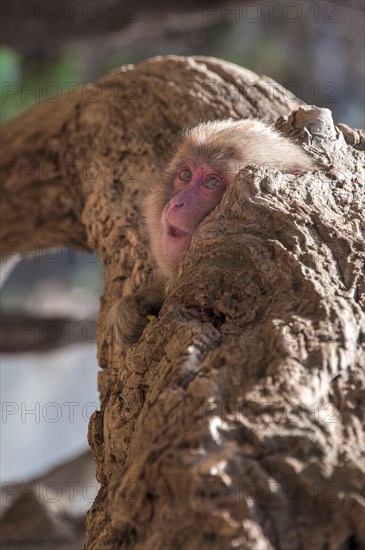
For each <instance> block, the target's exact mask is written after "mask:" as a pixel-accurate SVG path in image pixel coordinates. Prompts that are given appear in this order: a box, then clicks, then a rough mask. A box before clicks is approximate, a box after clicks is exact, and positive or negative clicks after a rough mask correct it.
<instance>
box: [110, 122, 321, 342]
mask: <svg viewBox="0 0 365 550" xmlns="http://www.w3.org/2000/svg"><path fill="white" fill-rule="evenodd" d="M249 164H257V165H265V166H271V167H273V168H276V169H278V170H281V171H282V172H285V173H291V174H300V173H301V172H303V171H306V170H313V169H314V168H315V162H314V161H313V160H312V159H311V157H310V156H309V155H308V154H307V153H306V152H305V151H304V150H303V149H302V148H301V147H300V146H299V145H296V144H295V143H293V142H292V141H290V140H289V139H288V138H285V137H284V136H282V135H281V134H279V132H277V131H276V130H275V129H274V128H272V127H270V126H268V125H266V124H265V123H263V122H261V121H259V120H251V119H246V120H240V121H235V120H232V119H228V120H223V121H213V122H206V123H202V124H199V125H198V126H196V127H195V128H193V129H190V130H188V131H186V132H185V134H184V136H183V140H182V143H181V145H180V146H179V147H178V149H177V151H176V152H175V154H174V156H173V157H172V159H171V161H170V163H169V165H168V166H167V168H166V171H165V172H164V174H163V175H162V177H161V180H160V181H159V182H157V183H156V185H155V186H154V187H153V189H152V191H151V193H150V194H149V196H148V197H147V199H146V201H145V204H144V217H145V223H146V228H147V234H148V238H149V242H150V247H151V251H152V254H153V256H154V258H155V260H156V264H157V266H158V268H159V275H158V278H157V281H156V283H155V284H154V285H153V286H151V287H148V288H146V289H144V290H143V291H142V292H139V293H136V294H133V295H131V296H127V297H126V298H123V299H122V300H121V301H120V302H119V303H118V304H117V306H116V309H115V312H114V315H113V317H114V326H115V328H116V335H117V338H118V339H119V340H120V341H121V342H122V343H124V344H132V343H134V342H136V341H137V340H138V338H139V336H140V335H141V333H142V331H143V328H144V326H145V325H146V324H147V323H148V319H149V318H150V316H151V315H152V316H154V315H157V314H158V311H159V309H160V308H161V306H162V303H163V300H164V295H165V288H166V286H167V285H168V284H169V283H170V282H171V281H172V280H173V278H174V275H175V273H176V270H177V267H178V265H179V263H180V261H181V260H182V258H183V256H184V254H185V252H186V250H187V249H188V248H189V245H190V242H191V239H192V236H193V234H194V232H195V230H196V228H197V226H198V225H199V224H200V223H201V222H202V221H203V219H204V218H205V217H206V216H207V215H208V214H209V213H210V212H211V211H212V210H213V209H214V208H215V207H216V206H217V205H218V203H219V202H220V200H221V198H222V196H223V194H224V192H225V190H226V189H227V187H228V185H229V184H230V183H231V181H232V180H233V179H234V177H235V175H236V174H237V173H238V172H239V170H240V169H242V168H243V167H244V166H246V165H249Z"/></svg>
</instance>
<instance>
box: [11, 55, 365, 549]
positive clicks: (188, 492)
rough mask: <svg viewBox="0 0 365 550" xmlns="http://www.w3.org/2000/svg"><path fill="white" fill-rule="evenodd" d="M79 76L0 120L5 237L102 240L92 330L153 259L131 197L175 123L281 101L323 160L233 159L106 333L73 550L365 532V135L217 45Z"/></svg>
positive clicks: (161, 156) (138, 192)
mask: <svg viewBox="0 0 365 550" xmlns="http://www.w3.org/2000/svg"><path fill="white" fill-rule="evenodd" d="M91 91H92V89H91V88H90V87H89V89H88V90H85V89H83V90H81V89H79V90H77V91H75V94H74V98H73V100H72V101H71V98H67V97H64V98H63V99H62V101H60V102H59V104H57V105H56V106H55V105H49V104H41V105H39V106H37V107H36V108H34V109H32V110H31V111H29V112H28V113H27V114H25V115H23V116H21V117H19V118H18V119H15V120H13V121H10V122H9V123H8V124H7V125H5V127H4V137H3V143H4V144H5V147H4V161H5V163H6V166H7V169H6V171H5V175H6V176H7V178H6V179H5V184H4V191H3V197H4V200H3V208H4V213H3V214H4V217H3V220H4V222H3V226H2V243H3V245H2V249H3V250H2V252H3V255H5V257H6V256H7V255H9V254H10V253H19V252H20V253H23V254H24V253H27V251H28V250H29V249H34V248H35V249H38V248H42V247H46V246H49V243H50V242H52V244H53V246H62V245H67V244H68V245H70V244H72V245H77V246H80V247H87V248H88V249H92V250H97V251H98V252H99V254H100V256H101V258H102V260H103V261H104V264H105V288H104V296H103V298H102V304H101V306H102V307H101V312H100V318H99V322H100V325H101V327H103V326H104V322H105V315H106V314H107V313H108V311H109V309H110V307H111V305H112V304H113V303H114V302H115V300H116V299H118V297H120V296H121V295H122V294H129V293H130V292H132V291H133V290H135V289H137V288H138V287H139V286H141V285H144V284H145V283H146V282H148V281H149V280H150V278H151V277H152V275H153V263H152V261H151V259H150V257H149V254H148V251H147V250H146V247H145V245H144V242H143V240H142V238H141V235H142V223H140V210H139V206H140V198H141V197H142V196H144V195H145V193H146V191H147V190H148V189H149V188H150V186H151V185H153V181H154V180H155V179H156V178H158V176H159V171H160V170H161V165H163V162H164V161H165V160H166V153H165V151H168V150H171V146H170V143H175V142H176V140H177V139H178V136H179V135H180V132H181V129H182V128H183V127H184V126H186V125H194V124H196V123H197V122H199V121H201V120H209V119H212V118H223V117H227V116H232V117H234V118H240V117H247V116H260V117H263V118H265V119H266V120H268V121H269V122H275V121H277V119H278V118H279V117H281V118H280V119H279V120H278V127H279V128H280V129H281V130H282V131H283V132H284V133H286V134H290V135H293V136H296V137H298V139H300V140H302V141H304V142H305V144H306V147H307V148H309V149H310V150H311V151H312V152H313V154H315V155H316V157H317V158H319V159H321V160H322V162H323V166H322V168H321V170H318V171H317V172H316V173H314V174H305V175H303V176H300V177H294V176H290V175H285V176H284V175H282V174H280V173H278V172H275V171H272V170H271V171H270V170H268V169H265V168H259V167H247V168H246V169H245V170H243V171H241V172H240V173H239V174H238V176H237V178H236V180H235V182H234V183H233V184H232V185H231V186H230V188H229V189H228V190H227V192H226V194H225V196H224V199H223V200H222V203H221V204H220V205H219V207H218V208H216V209H215V210H214V211H213V212H212V213H211V214H210V215H209V216H208V218H207V219H206V220H205V221H204V222H203V223H202V224H201V225H200V226H199V228H198V230H197V232H196V234H195V236H194V238H193V242H192V245H191V247H190V249H189V251H188V253H187V254H186V257H185V259H184V261H183V263H182V266H181V269H180V271H179V277H178V280H177V281H176V284H175V285H174V287H173V288H172V289H171V290H170V292H169V295H168V297H167V299H166V302H165V304H164V306H163V309H162V311H161V313H160V315H159V317H158V319H155V320H153V321H151V322H150V323H149V325H148V327H147V328H146V330H145V331H144V334H143V336H142V337H141V339H140V342H139V343H138V344H137V345H135V346H133V347H132V348H131V349H130V350H129V351H128V352H126V350H124V349H121V348H120V347H119V346H118V344H117V343H115V342H113V341H112V338H111V334H108V335H107V336H106V337H105V336H103V334H104V331H100V335H99V362H100V366H101V367H102V371H101V373H100V379H99V389H100V394H101V411H100V412H98V413H95V414H94V416H93V418H92V420H91V423H90V427H89V438H90V442H91V446H92V450H93V453H94V458H95V461H96V467H97V477H98V480H99V482H100V483H101V489H100V491H99V494H98V497H97V499H96V501H95V503H94V505H93V507H92V509H91V510H90V512H89V515H88V522H87V531H88V538H87V543H86V548H87V549H88V550H100V549H101V548H103V549H115V548H125V549H127V548H136V549H137V548H138V549H145V550H147V549H148V550H150V549H151V548H166V549H167V548H168V549H170V548H171V549H172V548H183V549H189V550H190V549H195V548H199V549H205V548H206V549H210V550H211V549H218V548H219V549H222V548H224V549H225V548H227V549H228V548H242V549H248V550H252V549H261V548H262V549H265V550H267V549H269V548H281V549H292V548H313V549H317V548H318V549H319V548H330V549H332V548H341V549H346V548H360V547H361V546H362V545H365V534H364V530H363V517H364V512H365V510H364V508H365V495H364V440H363V432H362V428H361V422H362V421H363V419H364V418H363V416H364V409H365V403H364V401H365V399H364V392H363V390H364V376H363V367H364V333H365V328H364V302H365V283H364V256H365V254H364V244H363V243H364V207H365V204H364V187H363V180H362V178H363V173H362V170H363V165H364V153H363V150H364V137H363V135H361V133H360V132H358V131H355V130H351V129H350V128H348V127H347V126H345V125H342V126H341V125H340V126H339V127H337V128H336V127H335V126H334V125H333V121H332V119H331V116H330V113H329V111H327V110H325V109H324V110H319V109H315V108H308V107H304V106H303V107H301V105H302V103H301V102H300V101H299V100H297V99H296V98H294V96H292V94H290V92H288V91H286V90H284V89H283V88H282V87H280V86H279V85H278V84H276V83H275V82H273V81H272V80H270V79H268V78H267V77H258V76H257V75H255V74H253V73H251V72H249V71H246V70H244V69H241V68H239V67H236V66H234V65H232V64H229V63H224V62H221V61H218V60H215V59H213V58H201V57H197V58H178V57H167V58H158V59H152V60H149V61H146V62H144V63H142V64H140V65H138V66H137V67H125V68H122V69H121V70H118V71H114V72H113V73H111V74H110V75H108V76H106V77H105V78H103V79H102V80H101V81H99V83H98V87H94V89H93V91H94V92H95V94H97V97H96V98H95V99H92V98H90V96H91ZM86 92H88V94H89V97H87V95H86ZM95 94H94V95H95ZM293 109H297V110H296V111H295V112H294V113H293V114H292V115H291V116H289V115H290V113H291V111H292V110H293ZM30 169H31V170H30ZM25 170H27V171H25Z"/></svg>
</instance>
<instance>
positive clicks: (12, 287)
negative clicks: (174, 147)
mask: <svg viewBox="0 0 365 550" xmlns="http://www.w3.org/2000/svg"><path fill="white" fill-rule="evenodd" d="M0 9H1V31H2V32H1V37H2V38H1V48H0V74H1V102H0V104H1V121H2V122H4V121H7V120H9V119H11V118H12V117H14V116H16V115H18V114H20V113H21V112H23V111H24V110H26V109H28V108H29V107H31V106H32V105H33V104H34V103H37V102H39V101H50V102H52V101H56V99H57V98H58V97H59V95H60V94H61V93H62V92H64V91H69V90H70V88H71V89H72V88H73V87H76V86H78V85H82V84H85V83H89V82H93V81H95V80H96V79H97V78H99V77H100V76H102V75H104V74H105V73H107V72H108V71H110V70H112V69H114V68H116V67H119V66H120V65H122V64H128V63H138V62H139V61H141V60H143V59H145V58H147V57H151V56H155V55H166V54H177V55H193V54H198V55H208V56H216V57H219V58H223V59H225V60H228V61H232V62H234V63H236V64H238V65H241V66H243V67H246V68H248V69H251V70H252V71H254V72H256V73H259V74H265V75H268V76H270V77H272V78H273V79H275V80H276V81H277V82H279V83H280V84H282V85H283V86H284V87H287V88H289V89H290V90H291V91H292V92H293V93H294V94H295V95H297V96H298V97H300V98H301V99H302V100H303V101H305V102H307V103H314V104H316V105H319V106H321V107H327V108H329V109H331V111H332V112H333V116H334V119H335V122H344V123H346V124H348V125H349V126H353V127H355V128H356V127H357V128H359V127H364V105H363V101H364V81H365V78H364V76H365V75H364V51H365V29H364V2H363V1H362V0H346V1H340V0H337V1H333V2H327V1H326V0H320V1H317V2H316V1H313V2H307V1H290V2H289V1H288V2H286V1H279V0H277V1H274V0H273V1H268V0H266V1H262V2H260V1H257V2H251V1H245V0H241V1H235V2H228V1H226V2H194V1H192V0H184V1H175V2H173V3H172V2H168V1H161V0H154V2H149V1H148V0H144V1H143V0H142V1H136V2H132V1H116V0H105V1H102V0H92V1H87V0H79V1H78V2H68V1H60V0H53V1H52V2H48V1H46V0H44V1H42V0H38V1H13V0H9V1H7V0H2V3H1V6H0ZM18 259H20V260H21V261H20V262H18V263H17V264H16V265H15V263H14V266H10V265H9V264H8V265H7V266H4V265H3V266H2V283H3V284H2V289H1V311H2V323H1V334H2V341H1V352H2V353H1V392H2V395H1V397H2V429H1V480H2V481H3V482H5V484H6V485H5V489H6V498H3V499H2V500H3V504H4V505H5V507H6V506H7V505H8V504H9V502H10V497H9V498H8V496H9V495H11V493H12V491H13V493H14V496H17V491H18V485H14V486H13V485H11V484H18V483H20V482H24V481H28V480H32V479H34V478H37V476H40V475H42V473H43V472H45V471H47V470H50V469H52V468H57V466H58V465H60V464H62V463H64V462H65V461H69V460H73V459H74V458H75V457H77V456H79V455H81V456H84V455H83V453H84V452H85V451H86V450H87V448H88V446H87V439H86V433H87V423H88V419H89V417H90V415H91V413H92V412H93V410H95V409H96V408H97V407H98V394H97V391H96V385H97V380H96V376H97V369H98V367H97V362H96V346H95V320H96V317H97V311H98V304H99V296H100V295H101V292H102V275H103V268H102V265H101V264H100V261H99V260H98V258H97V257H96V256H93V255H90V254H87V253H80V252H75V251H73V250H68V249H63V250H54V249H50V250H47V251H34V253H33V254H29V253H28V254H27V256H26V257H25V256H23V257H21V258H18ZM11 267H13V269H11ZM77 460H78V459H77ZM9 487H10V488H13V487H14V490H13V489H12V490H9ZM15 487H16V489H15ZM94 496H95V494H94ZM83 500H84V503H85V496H84V497H83ZM86 500H87V506H90V501H91V498H89V499H86Z"/></svg>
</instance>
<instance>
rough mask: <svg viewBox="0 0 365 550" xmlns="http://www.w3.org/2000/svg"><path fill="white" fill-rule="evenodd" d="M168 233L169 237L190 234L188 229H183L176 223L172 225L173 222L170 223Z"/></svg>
mask: <svg viewBox="0 0 365 550" xmlns="http://www.w3.org/2000/svg"><path fill="white" fill-rule="evenodd" d="M167 233H168V235H169V237H177V238H179V237H186V236H187V235H188V233H187V232H186V231H183V230H182V229H180V228H179V227H176V226H175V225H171V224H169V225H168V228H167Z"/></svg>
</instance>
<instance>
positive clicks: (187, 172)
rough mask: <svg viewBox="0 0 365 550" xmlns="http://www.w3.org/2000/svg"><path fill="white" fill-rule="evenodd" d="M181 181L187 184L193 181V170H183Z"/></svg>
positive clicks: (180, 175) (180, 176)
mask: <svg viewBox="0 0 365 550" xmlns="http://www.w3.org/2000/svg"><path fill="white" fill-rule="evenodd" d="M179 179H181V181H185V182H188V181H191V170H190V169H189V168H184V170H181V172H180V174H179Z"/></svg>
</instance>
